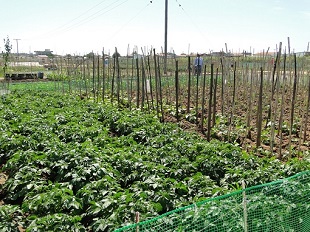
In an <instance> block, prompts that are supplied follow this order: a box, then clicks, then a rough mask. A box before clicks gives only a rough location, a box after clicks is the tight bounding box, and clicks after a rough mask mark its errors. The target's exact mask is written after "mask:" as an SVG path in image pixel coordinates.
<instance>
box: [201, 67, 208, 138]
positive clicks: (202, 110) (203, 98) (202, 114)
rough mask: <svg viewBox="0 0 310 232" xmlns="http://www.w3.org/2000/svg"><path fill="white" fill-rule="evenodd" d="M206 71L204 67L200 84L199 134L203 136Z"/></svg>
mask: <svg viewBox="0 0 310 232" xmlns="http://www.w3.org/2000/svg"><path fill="white" fill-rule="evenodd" d="M206 69H207V66H206V65H205V67H204V72H203V84H202V101H201V122H200V125H201V132H202V133H203V134H204V133H205V131H204V128H203V127H204V113H205V95H206V73H207V72H206Z"/></svg>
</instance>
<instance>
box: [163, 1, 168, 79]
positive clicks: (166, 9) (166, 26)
mask: <svg viewBox="0 0 310 232" xmlns="http://www.w3.org/2000/svg"><path fill="white" fill-rule="evenodd" d="M167 40H168V0H165V60H164V62H165V63H164V73H165V74H167Z"/></svg>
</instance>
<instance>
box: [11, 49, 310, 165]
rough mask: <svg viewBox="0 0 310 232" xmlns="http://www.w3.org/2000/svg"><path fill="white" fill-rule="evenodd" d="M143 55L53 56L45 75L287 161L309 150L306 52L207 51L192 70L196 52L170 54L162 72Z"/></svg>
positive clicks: (159, 63) (84, 93) (70, 88)
mask: <svg viewBox="0 0 310 232" xmlns="http://www.w3.org/2000/svg"><path fill="white" fill-rule="evenodd" d="M116 54H117V51H116ZM144 54H145V55H143V56H139V57H129V56H127V57H118V56H113V57H104V56H102V55H95V54H93V53H92V54H89V55H87V56H66V57H59V58H54V59H53V60H52V62H53V64H54V65H56V66H57V67H58V69H57V70H53V71H51V72H50V73H48V74H46V76H47V77H48V79H49V80H54V81H56V82H55V83H54V85H53V87H54V89H55V90H58V91H59V92H63V93H70V94H71V93H76V94H79V95H80V96H81V98H92V99H94V100H95V101H111V100H115V101H117V102H118V104H123V103H126V106H127V107H128V108H140V109H141V110H145V111H155V112H156V114H157V116H158V117H159V118H160V119H161V121H166V120H168V121H169V119H171V117H172V118H173V120H174V121H178V122H184V121H186V122H190V123H192V125H193V126H194V127H195V129H196V130H199V131H200V132H201V133H202V134H204V135H205V137H206V139H207V140H211V139H213V138H217V139H219V140H221V141H229V142H231V143H238V144H239V145H240V146H242V147H243V149H245V150H247V151H249V152H255V153H257V154H258V155H262V156H266V155H267V156H276V157H277V158H279V159H282V160H287V159H288V158H290V157H295V156H303V155H307V154H308V153H309V152H308V151H309V146H310V144H309V141H310V130H309V128H310V120H309V109H310V81H309V80H310V78H309V69H310V59H309V57H306V56H304V57H296V55H295V54H292V53H286V51H283V50H282V46H281V44H280V46H279V49H278V51H277V52H276V54H275V55H273V56H271V55H268V53H265V54H262V55H256V56H235V57H228V56H225V55H223V56H219V57H218V56H215V57H214V56H207V55H206V56H204V64H205V66H204V68H203V73H202V75H201V76H197V75H194V73H193V59H194V57H172V58H170V59H168V65H167V70H166V72H165V70H164V69H163V66H164V65H163V63H164V62H163V57H162V56H160V55H158V54H156V52H155V50H154V51H149V52H144ZM9 88H10V87H9ZM167 116H168V118H167Z"/></svg>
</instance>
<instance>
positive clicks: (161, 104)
mask: <svg viewBox="0 0 310 232" xmlns="http://www.w3.org/2000/svg"><path fill="white" fill-rule="evenodd" d="M157 59H158V62H157V65H158V69H157V70H158V83H159V98H160V111H161V122H164V110H163V94H162V86H161V75H160V66H159V57H158V58H157Z"/></svg>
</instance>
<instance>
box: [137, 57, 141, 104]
mask: <svg viewBox="0 0 310 232" xmlns="http://www.w3.org/2000/svg"><path fill="white" fill-rule="evenodd" d="M136 70H137V94H136V95H137V96H136V100H137V102H136V105H137V108H139V102H140V76H139V73H140V72H139V61H138V58H136Z"/></svg>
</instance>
